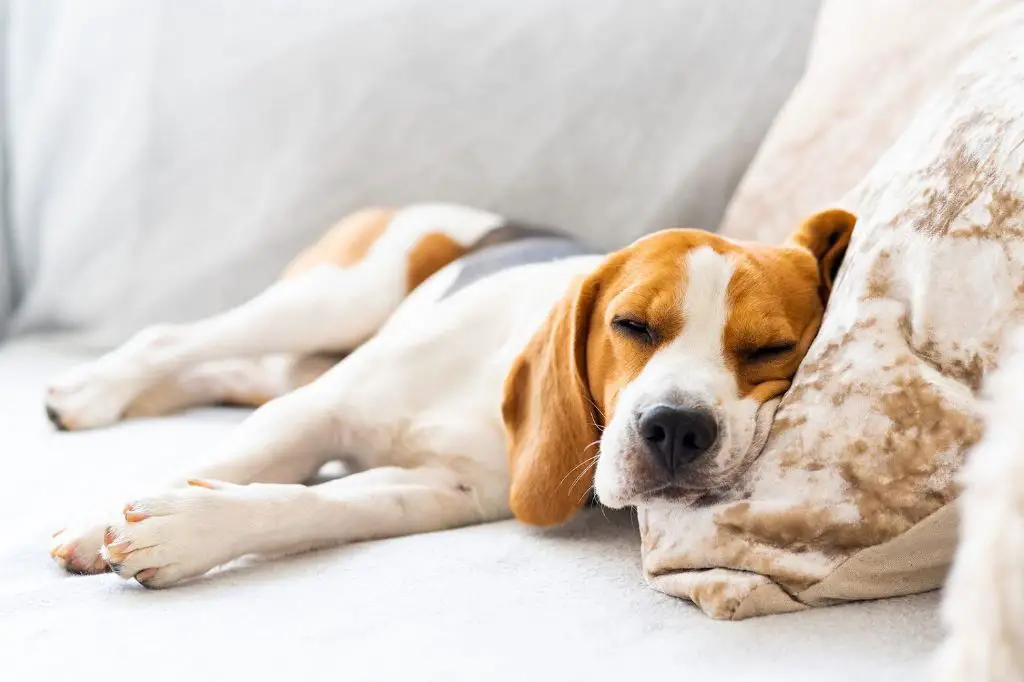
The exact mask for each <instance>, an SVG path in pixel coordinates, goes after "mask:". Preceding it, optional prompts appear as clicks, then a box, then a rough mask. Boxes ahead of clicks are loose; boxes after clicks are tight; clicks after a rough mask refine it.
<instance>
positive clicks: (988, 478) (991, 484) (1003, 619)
mask: <svg viewBox="0 0 1024 682" xmlns="http://www.w3.org/2000/svg"><path fill="white" fill-rule="evenodd" d="M986 394H987V395H986V396H985V409H986V433H985V436H984V438H983V439H982V441H981V442H980V443H979V444H978V445H977V446H976V447H975V448H974V449H973V450H972V451H971V453H970V454H969V456H968V463H967V464H966V465H965V468H964V471H963V474H962V478H963V482H964V484H965V490H964V493H963V496H962V497H961V500H960V509H961V514H962V520H961V528H960V531H961V532H960V546H959V547H958V549H957V556H956V561H955V563H954V566H953V570H952V572H951V574H950V577H949V581H948V584H947V586H946V594H945V601H944V603H943V617H944V620H945V624H946V627H947V629H948V631H949V636H948V638H947V640H946V642H945V643H944V644H943V646H942V648H941V650H940V652H939V654H938V656H937V657H936V660H935V679H937V680H943V681H944V682H1019V681H1020V680H1024V419H1022V418H1021V406H1022V398H1024V330H1020V331H1017V332H1016V333H1015V335H1014V336H1013V339H1012V343H1011V344H1010V346H1009V351H1008V352H1007V354H1006V357H1005V359H1004V361H1003V364H1002V367H1001V368H1000V369H998V370H997V371H996V372H994V373H993V374H992V375H991V376H990V378H989V380H988V381H987V382H986Z"/></svg>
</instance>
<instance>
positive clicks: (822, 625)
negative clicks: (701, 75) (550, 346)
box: [0, 344, 939, 682]
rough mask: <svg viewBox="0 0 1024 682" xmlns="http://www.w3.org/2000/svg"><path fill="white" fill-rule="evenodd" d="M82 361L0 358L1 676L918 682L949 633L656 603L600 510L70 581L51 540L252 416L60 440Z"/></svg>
mask: <svg viewBox="0 0 1024 682" xmlns="http://www.w3.org/2000/svg"><path fill="white" fill-rule="evenodd" d="M74 359H75V357H74V356H72V355H69V354H66V353H61V352H57V351H55V350H53V349H47V348H46V347H44V346H42V345H28V344H22V345H19V346H8V347H6V348H0V387H2V389H0V454H2V457H3V462H4V465H5V467H6V470H5V472H4V475H3V476H0V651H2V652H3V655H2V656H3V672H2V673H0V674H2V676H3V679H7V680H17V681H18V682H33V681H34V680H40V681H46V682H52V681H53V680H78V681H82V682H86V681H88V680H94V679H95V680H99V679H103V680H108V679H110V677H111V674H112V673H113V674H116V675H120V676H126V675H131V676H133V677H144V678H145V679H146V680H152V681H153V682H159V681H160V680H175V681H177V680H194V681H196V682H203V681H205V680H243V679H259V678H260V677H262V676H264V675H266V674H268V673H270V672H273V673H274V674H275V675H276V676H278V677H281V676H283V679H289V680H292V679H294V680H309V681H315V680H339V679H346V680H396V679H411V680H418V681H419V680H424V681H429V680H445V681H446V682H452V681H457V680H467V681H472V682H479V680H493V681H494V682H504V681H506V680H508V681H512V680H525V679H530V680H536V679H544V680H558V679H562V680H593V681H601V680H614V681H616V682H621V681H622V680H625V679H633V678H650V679H695V680H714V681H715V682H748V681H749V680H753V679H757V680H759V681H760V682H772V681H776V680H777V681H779V682H783V681H784V682H812V681H813V682H820V681H821V680H829V682H861V681H862V680H872V682H888V681H890V680H891V681H893V682H896V681H899V682H904V681H905V680H907V679H914V678H915V677H916V675H915V673H916V671H918V670H921V669H923V666H924V663H925V659H926V656H927V654H928V652H929V651H930V650H931V649H932V648H933V646H934V645H935V643H936V642H937V640H938V637H939V630H938V625H937V619H936V617H935V613H934V611H935V607H936V601H937V600H936V597H935V595H934V594H933V595H927V596H923V597H916V598H906V599H894V600H889V601H884V602H874V603H867V604H858V605H853V606H847V607H836V608H834V609H824V610H820V611H816V612H808V613H803V614H796V615H791V616H781V617H775V618H764V619H755V620H753V621H747V622H743V623H720V622H715V621H712V620H711V619H709V618H707V617H706V616H704V615H703V614H701V613H700V612H699V611H698V610H697V609H696V608H694V607H693V606H692V605H690V604H688V603H686V602H684V601H682V600H678V599H674V598H671V597H667V596H665V595H663V594H659V593H657V592H655V591H654V590H652V589H650V588H648V587H647V586H646V585H645V584H644V581H643V575H642V572H641V569H640V561H639V558H640V555H639V539H638V535H637V530H636V521H635V518H634V517H633V515H632V514H630V513H614V514H613V513H611V512H608V513H607V515H605V514H602V512H601V511H600V510H589V511H588V512H586V513H584V514H582V515H581V517H580V518H578V519H577V520H576V521H575V522H573V523H572V524H570V525H569V526H567V527H565V528H562V529H559V530H554V531H548V532H542V531H536V530H531V529H528V528H525V527H523V526H520V525H517V524H516V523H514V522H511V521H509V522H504V523H495V524H490V525H484V526H476V527H470V528H465V529H462V530H456V531H449V532H444V533H433V534H428V535H420V536H413V537H408V538H399V539H395V540H387V541H382V542H374V543H366V544H361V545H354V546H351V547H347V548H340V549H336V550H329V551H323V552H318V553H313V554H309V555H305V556H301V557H295V558H291V559H286V560H283V561H280V562H272V563H260V562H256V561H255V560H248V561H242V562H238V563H237V564H235V565H233V566H231V567H229V568H227V569H222V570H220V571H219V572H217V573H214V574H212V575H210V576H208V577H207V578H204V579H201V580H198V581H196V582H192V583H188V584H184V585H182V586H180V587H175V588H173V589H170V590H166V591H146V590H144V589H143V588H141V587H139V586H138V585H137V584H135V583H128V582H125V581H122V580H121V579H120V578H117V577H114V576H112V575H109V574H108V575H103V576H96V577H74V576H66V575H63V574H62V573H61V572H60V571H59V570H58V569H57V567H56V566H55V565H54V564H53V563H52V562H51V561H50V559H49V557H48V556H47V555H46V552H47V548H48V546H49V540H50V535H49V534H50V532H51V531H53V530H55V529H56V528H58V527H59V526H60V525H62V524H66V523H69V522H72V521H73V520H74V519H75V517H76V514H77V513H79V511H80V510H83V509H85V508H86V507H88V506H89V502H90V501H97V502H99V501H107V502H109V501H110V499H111V498H110V496H111V495H115V496H120V495H121V494H122V492H130V490H132V489H133V488H134V486H133V483H135V482H139V481H150V480H154V479H157V480H160V479H162V478H163V477H164V475H166V474H169V473H171V472H173V471H177V470H178V469H180V468H181V467H185V466H187V465H188V463H189V462H190V461H192V462H195V461H196V460H198V459H201V458H202V457H203V456H204V454H205V453H206V452H207V451H208V450H209V449H210V448H211V447H213V446H215V444H216V442H217V441H218V440H219V439H220V438H223V437H224V435H225V433H226V431H227V429H228V428H229V427H230V426H231V425H232V424H233V423H235V422H237V421H238V420H239V418H241V416H242V415H243V414H244V413H243V412H241V411H234V410H205V411H202V412H197V413H192V414H190V415H185V416H180V417H174V418H168V419H161V420H153V421H138V422H134V423H126V424H123V425H121V426H118V427H115V428H112V429H109V430H104V431H95V432H85V433H75V434H67V433H55V432H53V431H52V430H51V429H50V427H49V425H48V424H47V422H46V420H45V417H44V416H43V410H42V401H41V395H42V389H43V385H44V383H45V381H46V380H47V379H48V378H50V377H51V376H52V375H53V374H54V373H55V372H57V371H59V370H60V369H63V368H66V367H67V366H68V365H69V364H70V363H71V362H72V361H74ZM118 499H120V497H118Z"/></svg>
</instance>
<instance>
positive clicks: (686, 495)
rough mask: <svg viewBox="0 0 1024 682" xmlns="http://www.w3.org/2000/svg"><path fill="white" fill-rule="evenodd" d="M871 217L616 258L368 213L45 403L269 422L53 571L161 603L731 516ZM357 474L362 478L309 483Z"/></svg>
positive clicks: (98, 528) (814, 222) (668, 237)
mask: <svg viewBox="0 0 1024 682" xmlns="http://www.w3.org/2000/svg"><path fill="white" fill-rule="evenodd" d="M854 222H855V220H854V218H853V216H851V215H850V214H848V213H845V212H843V211H826V212H824V213H820V214H818V215H816V216H814V217H812V218H810V219H809V220H807V221H806V222H805V223H804V224H803V225H801V226H800V227H799V228H798V229H797V230H796V232H795V233H794V234H793V236H792V237H791V239H790V240H789V241H788V242H787V243H786V244H784V245H781V246H767V245H762V244H751V243H740V242H735V241H731V240H729V239H725V238H723V237H720V236H717V235H714V234H711V233H707V232H701V231H696V230H667V231H663V232H658V233H656V234H652V235H649V236H646V237H644V238H642V239H640V240H638V241H637V242H635V243H634V244H632V245H630V246H628V247H626V248H624V249H622V250H621V251H617V252H614V253H612V254H610V255H607V256H603V255H596V254H593V253H588V252H587V250H586V249H585V248H583V247H582V246H581V245H580V244H578V243H577V242H575V241H573V240H572V239H570V238H568V237H566V236H565V235H562V234H559V233H556V232H551V231H547V230H543V229H538V228H533V227H527V226H522V225H516V224H513V223H510V222H508V221H506V220H504V219H503V218H502V217H500V216H498V215H495V214H492V213H488V212H485V211H480V210H475V209H471V208H466V207H462V206H452V205H419V206H412V207H408V208H404V209H401V210H395V211H392V210H385V209H373V210H365V211H362V212H359V213H356V214H354V215H352V216H350V217H348V218H346V219H345V220H343V221H342V222H341V223H339V224H338V225H337V226H335V227H334V228H333V229H331V230H330V231H329V232H328V233H327V234H326V235H325V236H324V237H323V238H322V239H321V241H320V242H318V243H317V244H316V245H314V246H313V247H312V248H310V249H309V250H308V251H306V252H305V253H303V254H301V255H300V256H299V257H298V258H297V259H296V260H295V261H293V262H292V264H291V265H290V266H289V267H288V268H287V269H286V270H285V272H284V274H283V276H282V277H281V279H280V280H279V281H278V282H277V283H276V284H274V285H273V286H271V287H270V288H269V289H267V290H266V291H265V292H263V293H262V294H260V295H259V296H257V297H256V298H254V299H253V300H251V301H249V302H248V303H245V304H244V305H242V306H240V307H238V308H236V309H233V310H230V311H228V312H226V313H224V314H221V315H218V316H215V317H212V318H209V319H206V320H203V321H200V322H196V323H193V324H186V325H180V326H161V327H156V328H151V329H147V330H145V331H143V332H141V333H139V334H138V335H137V336H135V337H134V338H133V339H131V340H130V341H129V342H128V343H126V344H125V345H124V346H122V347H120V348H118V349H117V350H115V351H113V352H111V353H109V354H107V355H106V356H104V357H102V358H100V359H99V360H97V361H95V362H92V363H90V364H87V365H85V366H83V367H80V368H78V369H75V370H74V371H72V372H71V373H70V374H68V375H67V376H66V377H64V378H62V379H60V380H59V381H57V382H56V383H54V384H53V385H52V386H51V387H50V388H49V389H48V391H47V397H46V400H47V404H46V409H47V414H48V415H49V417H50V419H51V421H52V422H53V423H54V424H55V425H56V426H57V427H59V428H62V429H72V430H73V429H87V428H93V427H99V426H105V425H108V424H111V423H113V422H115V421H117V420H119V419H121V418H125V417H137V416H153V415H159V414H165V413H168V412H171V411H174V410H178V409H182V408H185V407H189V406H194V405H206V404H216V403H231V404H237V405H249V406H258V407H259V409H258V410H256V411H255V413H253V414H252V416H251V417H249V418H248V419H247V420H246V421H245V422H244V423H243V424H242V425H241V426H240V427H238V429H237V430H236V431H235V432H234V434H233V437H232V438H230V439H228V442H227V443H226V444H225V445H223V446H222V448H221V452H219V455H218V457H217V458H216V460H215V461H214V462H213V463H212V464H211V465H210V467H209V468H207V469H205V470H203V471H198V472H195V473H194V474H193V475H191V476H189V477H183V478H182V479H181V480H180V481H176V482H175V483H174V484H172V485H168V486H167V487H166V488H164V489H158V490H157V491H156V492H155V493H154V494H151V495H148V496H142V497H138V498H136V499H133V500H130V501H129V502H128V504H127V505H125V506H124V507H123V511H121V512H120V513H118V514H115V515H111V516H110V517H109V518H101V519H97V521H96V522H95V523H90V522H85V523H80V524H79V525H76V526H69V527H68V528H66V529H63V530H61V531H59V532H58V533H57V534H56V535H55V538H54V545H53V549H52V556H53V557H54V558H55V559H56V560H57V561H58V563H59V564H60V565H62V566H63V567H65V568H66V569H67V570H69V571H73V572H81V573H93V572H100V571H104V570H107V569H108V568H110V569H112V570H114V571H115V572H116V573H117V574H118V575H120V576H122V577H124V578H134V579H136V580H137V581H138V582H140V583H142V584H143V585H145V586H147V587H164V586H167V585H171V584H173V583H176V582H178V581H181V580H183V579H186V578H189V577H192V576H197V575H200V574H202V573H205V572H206V571H208V570H210V569H211V568H214V567H215V566H218V565H220V564H223V563H225V562H228V561H230V560H232V559H234V558H237V557H239V556H241V555H244V554H249V553H264V554H286V553H293V552H299V551H304V550H308V549H311V548H315V547H322V546H325V545H332V544H338V543H346V542H354V541H359V540H368V539H372V538H383V537H389V536H397V535H405V534H410V533H423V532H428V531H434V530H441V529H445V528H453V527H456V526H462V525H466V524H472V523H482V522H486V521H492V520H496V519H502V518H505V517H508V516H510V515H514V516H515V517H517V518H518V519H520V520H522V521H523V522H525V523H529V524H534V525H538V526H549V525H553V524H558V523H561V522H563V521H565V520H567V519H568V518H569V517H571V516H572V515H573V513H574V512H575V511H576V510H577V509H578V508H579V507H580V506H582V505H583V504H584V503H585V502H586V500H587V498H588V495H589V494H590V492H591V491H592V490H593V492H594V493H596V496H597V498H598V499H599V501H600V502H601V503H603V504H605V505H607V506H610V507H616V508H618V507H624V506H628V505H658V504H693V503H699V502H700V501H701V500H702V499H710V498H712V497H713V496H714V495H715V494H716V491H720V490H721V489H722V488H723V487H724V486H727V485H728V484H729V482H730V481H731V480H733V479H734V477H735V476H736V474H737V473H738V472H739V471H740V470H742V468H743V467H744V466H745V465H746V464H748V463H749V461H750V459H751V458H752V457H755V456H756V455H757V454H758V452H759V450H760V448H761V446H762V444H763V442H764V439H765V437H766V435H767V431H768V427H769V425H770V422H771V419H772V416H773V414H774V407H775V404H776V402H777V400H776V399H777V398H778V397H779V396H780V395H781V394H782V393H783V392H784V391H785V390H786V389H787V388H788V387H789V384H790V380H791V378H792V377H793V374H794V373H795V372H796V369H797V365H798V364H799V363H800V360H801V359H802V357H803V355H804V353H805V352H806V350H807V348H808V346H809V345H810V343H811V341H812V340H813V338H814V336H815V334H816V332H817V330H818V325H819V323H820V321H821V317H822V313H823V309H824V305H825V302H826V299H827V297H828V294H829V291H830V287H831V283H832V278H833V276H834V274H835V272H836V270H837V269H838V266H839V264H840V261H841V259H842V256H843V253H844V251H845V249H846V246H847V243H848V241H849V238H850V234H851V232H852V229H853V225H854ZM339 358H341V359H340V360H339ZM338 459H344V460H345V461H346V462H348V463H349V464H350V465H351V466H352V467H353V468H354V469H355V470H356V471H357V473H352V474H350V475H347V476H344V477H342V478H340V479H337V480H334V481H331V482H327V483H321V484H319V485H310V486H307V485H303V482H304V481H308V480H309V479H310V478H311V477H312V476H313V475H314V474H316V473H317V471H318V470H319V469H320V468H321V467H322V466H323V465H324V464H325V463H326V462H329V461H332V460H338Z"/></svg>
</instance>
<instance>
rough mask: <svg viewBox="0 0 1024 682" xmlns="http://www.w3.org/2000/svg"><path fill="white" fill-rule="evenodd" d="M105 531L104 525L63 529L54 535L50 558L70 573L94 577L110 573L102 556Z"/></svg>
mask: <svg viewBox="0 0 1024 682" xmlns="http://www.w3.org/2000/svg"><path fill="white" fill-rule="evenodd" d="M104 529H105V526H104V525H102V524H97V525H84V526H80V527H71V528H61V529H60V530H58V531H57V532H56V533H54V534H53V544H52V545H51V547H50V557H51V558H53V560H54V561H56V562H57V565H58V566H60V567H61V568H63V569H64V570H65V571H67V572H68V573H76V574H82V575H92V574H94V573H103V572H105V571H109V570H110V567H109V566H108V565H107V561H106V559H104V558H103V557H102V556H101V555H100V550H101V548H102V546H103V531H104Z"/></svg>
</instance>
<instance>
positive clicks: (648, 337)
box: [612, 316, 654, 343]
mask: <svg viewBox="0 0 1024 682" xmlns="http://www.w3.org/2000/svg"><path fill="white" fill-rule="evenodd" d="M612 327H613V328H615V329H616V330H617V331H619V332H622V333H623V334H625V335H626V336H631V337H633V338H635V339H640V340H641V341H645V342H648V343H650V342H652V341H654V335H653V334H652V333H651V328H650V327H648V326H647V324H646V323H645V322H641V321H640V320H637V319H636V318H632V317H618V316H616V317H615V318H613V319H612Z"/></svg>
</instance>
